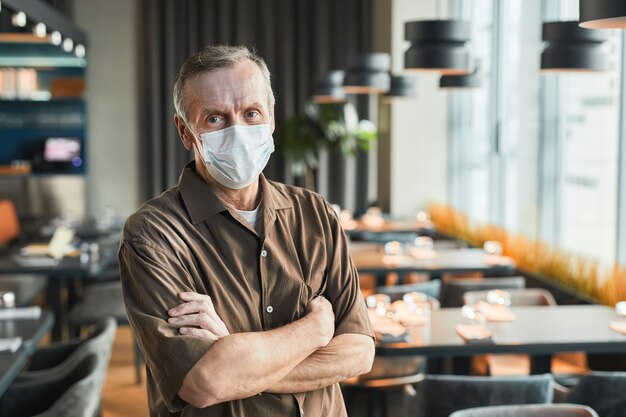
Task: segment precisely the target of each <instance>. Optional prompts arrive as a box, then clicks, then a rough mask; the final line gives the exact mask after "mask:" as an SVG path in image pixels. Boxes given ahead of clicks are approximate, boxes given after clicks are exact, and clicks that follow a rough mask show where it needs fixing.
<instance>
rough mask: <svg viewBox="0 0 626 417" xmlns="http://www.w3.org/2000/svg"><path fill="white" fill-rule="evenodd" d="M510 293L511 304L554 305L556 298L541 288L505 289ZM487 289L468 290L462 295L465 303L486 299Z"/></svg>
mask: <svg viewBox="0 0 626 417" xmlns="http://www.w3.org/2000/svg"><path fill="white" fill-rule="evenodd" d="M506 292H508V293H509V294H511V305H512V306H549V307H552V306H556V300H555V299H554V297H553V296H552V294H551V293H550V291H548V290H544V289H543V288H522V289H509V290H506ZM488 293H489V290H487V291H468V292H466V293H465V294H464V295H463V300H464V302H465V304H476V303H477V302H478V301H486V300H487V294H488Z"/></svg>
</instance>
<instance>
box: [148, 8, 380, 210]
mask: <svg viewBox="0 0 626 417" xmlns="http://www.w3.org/2000/svg"><path fill="white" fill-rule="evenodd" d="M140 16H141V22H140V26H139V27H140V30H139V32H140V35H139V36H140V39H139V42H140V43H139V44H140V51H141V57H140V63H141V65H140V74H139V80H140V84H141V86H140V88H141V116H142V120H141V127H142V132H141V135H142V139H141V140H142V142H141V164H142V165H141V178H142V181H143V183H142V189H143V194H144V197H145V198H151V197H153V196H155V195H157V194H159V193H160V192H162V191H163V190H165V189H167V188H169V187H171V186H173V185H175V184H176V183H177V181H178V176H179V174H180V172H181V169H182V167H183V165H184V164H185V163H186V162H187V161H189V160H190V159H191V158H192V157H191V155H190V154H189V153H188V152H187V151H186V150H185V149H184V147H183V146H182V144H181V142H180V140H179V139H178V135H177V132H176V129H175V126H174V123H173V114H174V108H173V105H172V98H171V91H172V86H173V84H174V79H175V76H176V73H177V70H178V68H179V67H180V65H181V64H182V62H183V61H184V60H185V59H186V58H187V57H188V56H190V55H191V54H193V53H195V52H197V51H198V50H200V49H201V48H202V47H204V46H205V45H210V44H244V45H246V46H248V47H253V48H254V49H256V51H257V52H258V53H259V54H260V55H261V56H263V57H264V58H265V60H266V62H267V64H268V66H269V69H270V71H271V73H272V77H273V81H272V84H273V89H274V93H275V95H276V123H277V126H278V125H279V124H280V123H281V121H283V120H285V119H286V118H289V117H290V116H293V115H294V114H299V113H302V112H303V107H304V104H305V103H306V100H307V99H308V97H309V96H310V92H311V86H312V84H313V82H314V81H315V80H316V79H317V78H319V77H321V76H322V75H323V74H324V73H325V72H327V71H328V70H331V69H339V68H346V67H347V66H348V64H349V60H350V59H351V57H352V56H354V55H356V54H358V53H362V52H368V51H370V47H371V26H372V25H371V19H372V16H371V0H263V1H258V0H254V1H253V0H142V1H141V2H140ZM357 100H359V101H364V100H365V101H364V102H358V103H356V104H357V105H358V108H359V110H360V112H359V116H360V117H361V118H367V116H368V114H367V110H368V108H369V106H368V105H367V102H366V99H365V98H361V99H357ZM324 158H325V159H324V163H323V164H322V167H321V168H320V169H323V170H324V172H323V173H322V172H318V179H320V180H321V181H318V189H319V191H320V192H322V193H323V194H324V195H325V197H326V198H328V199H329V200H330V201H331V202H334V203H338V204H341V205H343V206H346V207H349V208H352V209H360V208H362V207H363V206H364V205H365V203H366V202H365V200H366V194H367V192H366V191H365V190H367V184H364V182H366V181H367V174H366V172H367V155H363V154H360V155H359V156H358V157H357V158H356V162H354V161H350V162H346V160H345V159H344V158H343V157H341V156H335V155H331V156H324ZM346 171H350V172H346ZM265 174H266V175H267V177H268V178H270V179H274V180H277V181H282V182H288V183H293V181H294V179H293V178H292V177H291V175H290V174H289V172H288V169H287V165H286V164H285V161H284V159H283V158H282V157H281V155H280V150H278V151H277V152H276V153H275V154H274V155H273V156H272V158H271V160H270V163H269V164H268V166H267V168H266V170H265ZM344 178H348V179H349V181H345V180H342V179H344ZM320 182H323V183H320Z"/></svg>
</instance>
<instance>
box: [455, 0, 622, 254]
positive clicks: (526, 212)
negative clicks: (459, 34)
mask: <svg viewBox="0 0 626 417" xmlns="http://www.w3.org/2000/svg"><path fill="white" fill-rule="evenodd" d="M466 3H468V2H461V1H458V2H454V1H453V2H452V4H453V10H454V11H455V12H456V16H457V17H460V18H464V19H468V20H471V21H472V25H473V28H474V32H473V36H472V41H471V43H470V45H469V48H470V50H471V51H472V54H473V55H474V56H477V57H479V58H480V59H481V61H482V62H484V63H486V65H485V66H484V68H483V70H482V72H483V75H484V80H485V83H484V85H483V87H482V88H481V89H478V90H476V91H470V92H462V93H461V92H459V93H453V98H452V100H451V106H450V116H451V117H450V164H451V178H450V201H451V203H452V204H453V205H454V206H455V207H456V208H458V209H460V210H462V211H465V212H466V213H468V215H469V216H470V218H472V219H473V220H475V221H479V222H489V223H495V224H499V225H502V226H504V227H506V228H507V229H508V230H510V231H514V232H521V233H523V234H525V235H526V236H528V237H538V238H542V239H544V240H546V241H549V242H551V243H553V244H555V245H558V246H560V247H562V248H564V249H566V250H569V251H572V252H576V253H582V254H585V255H588V256H591V257H594V258H597V259H599V260H601V261H602V262H604V263H606V264H610V263H612V262H614V261H615V256H616V247H617V239H618V236H617V227H616V226H617V221H618V219H617V215H618V212H617V204H618V165H619V164H618V155H619V143H620V117H619V115H620V88H621V86H620V83H621V80H622V78H623V73H624V68H622V66H621V62H622V57H621V54H622V34H621V32H620V31H617V30H616V31H613V32H611V33H610V38H609V40H608V41H607V42H606V44H605V46H604V48H605V52H606V53H607V54H608V56H609V60H610V66H609V70H608V71H606V72H602V73H585V74H581V73H558V74H555V73H552V74H541V73H540V70H539V67H540V56H541V51H542V48H543V44H542V41H541V27H542V23H543V22H544V21H556V20H578V0H543V1H542V0H507V1H506V2H504V1H490V0H479V1H474V2H471V3H469V6H468V5H467V4H466ZM625 215H626V214H625Z"/></svg>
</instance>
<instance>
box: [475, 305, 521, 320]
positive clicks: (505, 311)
mask: <svg viewBox="0 0 626 417" xmlns="http://www.w3.org/2000/svg"><path fill="white" fill-rule="evenodd" d="M477 304H478V308H479V309H480V311H481V312H482V313H483V315H484V316H485V318H486V319H487V321H499V322H502V321H513V320H515V318H516V316H515V314H514V313H513V312H512V311H511V310H509V308H508V307H506V306H503V305H497V304H489V303H486V302H484V301H479V302H478V303H477Z"/></svg>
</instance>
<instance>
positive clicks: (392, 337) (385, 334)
mask: <svg viewBox="0 0 626 417" xmlns="http://www.w3.org/2000/svg"><path fill="white" fill-rule="evenodd" d="M372 328H373V329H374V332H376V338H377V339H378V340H380V341H381V342H383V343H397V342H406V341H408V340H409V337H410V336H409V333H408V332H407V330H406V328H405V327H404V326H403V325H401V324H400V323H396V322H395V321H392V320H390V319H387V318H379V319H377V320H372Z"/></svg>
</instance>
